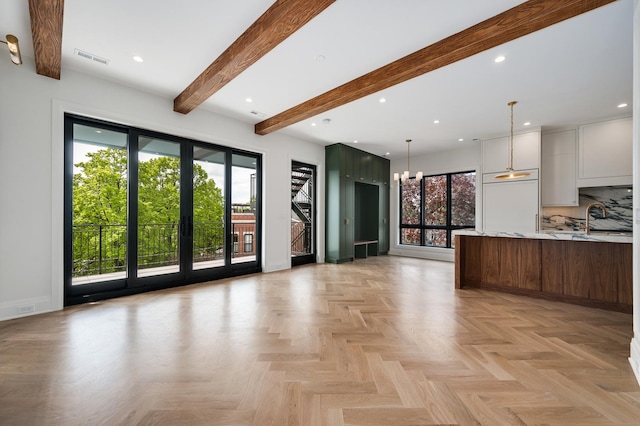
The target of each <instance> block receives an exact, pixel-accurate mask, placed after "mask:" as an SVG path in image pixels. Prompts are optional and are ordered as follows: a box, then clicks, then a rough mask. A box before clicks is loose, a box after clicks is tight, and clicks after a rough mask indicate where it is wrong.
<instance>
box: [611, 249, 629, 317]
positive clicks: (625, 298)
mask: <svg viewBox="0 0 640 426" xmlns="http://www.w3.org/2000/svg"><path fill="white" fill-rule="evenodd" d="M615 262H616V266H617V275H618V303H622V304H624V305H633V245H631V244H616V253H615Z"/></svg>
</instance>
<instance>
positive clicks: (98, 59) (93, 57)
mask: <svg viewBox="0 0 640 426" xmlns="http://www.w3.org/2000/svg"><path fill="white" fill-rule="evenodd" d="M73 53H74V54H75V55H76V56H79V57H81V58H85V59H89V60H90V61H94V62H97V63H99V64H102V65H109V62H110V61H109V60H108V59H105V58H101V57H100V56H96V55H94V54H93V53H89V52H85V51H84V50H80V49H75V50H74V51H73Z"/></svg>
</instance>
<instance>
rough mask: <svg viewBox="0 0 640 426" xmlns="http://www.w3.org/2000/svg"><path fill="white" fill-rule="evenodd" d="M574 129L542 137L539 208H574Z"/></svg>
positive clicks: (576, 187)
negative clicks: (540, 204)
mask: <svg viewBox="0 0 640 426" xmlns="http://www.w3.org/2000/svg"><path fill="white" fill-rule="evenodd" d="M576 144H577V141H576V130H575V129H571V130H564V131H561V132H554V133H547V134H543V135H542V168H541V173H540V186H541V188H540V192H541V198H542V205H543V206H577V205H578V202H579V199H578V186H577V184H576Z"/></svg>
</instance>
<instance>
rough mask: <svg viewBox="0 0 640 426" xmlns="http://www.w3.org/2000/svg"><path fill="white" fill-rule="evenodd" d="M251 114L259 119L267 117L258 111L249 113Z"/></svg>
mask: <svg viewBox="0 0 640 426" xmlns="http://www.w3.org/2000/svg"><path fill="white" fill-rule="evenodd" d="M251 114H253V115H255V116H258V117H260V118H264V117H266V116H267V114H265V113H264V112H260V111H251Z"/></svg>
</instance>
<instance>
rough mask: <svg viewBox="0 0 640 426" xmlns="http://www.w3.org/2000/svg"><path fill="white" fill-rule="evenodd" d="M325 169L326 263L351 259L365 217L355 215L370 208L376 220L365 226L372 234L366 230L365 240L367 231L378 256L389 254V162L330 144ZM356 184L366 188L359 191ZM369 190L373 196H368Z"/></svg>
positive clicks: (340, 145) (366, 211)
mask: <svg viewBox="0 0 640 426" xmlns="http://www.w3.org/2000/svg"><path fill="white" fill-rule="evenodd" d="M325 167H326V185H325V190H326V194H325V235H326V238H325V239H326V241H325V250H326V252H325V260H326V261H327V262H330V263H342V262H348V261H352V260H353V259H354V244H355V243H356V241H355V239H356V238H357V234H359V233H362V232H364V231H363V230H362V226H360V225H361V223H360V222H361V221H362V220H363V218H364V217H363V218H359V217H358V216H359V215H367V213H369V212H370V210H371V209H375V211H376V213H377V216H378V217H377V218H376V220H375V223H373V224H369V225H368V227H369V228H372V231H371V230H367V232H366V234H367V238H366V239H367V240H371V239H372V238H371V236H370V234H369V231H371V232H373V233H374V234H375V236H376V237H377V241H378V253H379V254H386V253H387V252H388V251H389V190H390V189H389V188H390V185H389V176H390V163H389V160H388V159H386V158H382V157H378V156H376V155H373V154H370V153H368V152H364V151H361V150H358V149H355V148H352V147H350V146H347V145H343V144H333V145H329V146H327V147H325ZM356 185H367V187H366V188H365V190H362V189H363V188H360V191H359V190H358V187H357V186H356ZM372 187H374V188H375V195H376V196H375V197H373V196H369V197H367V196H366V194H371V193H372V192H371V190H372ZM358 197H364V198H358ZM371 200H375V201H371ZM357 201H358V202H359V207H362V205H364V206H367V208H366V209H363V208H356V202H357ZM372 203H373V204H375V205H372ZM368 216H371V214H369V215H368ZM364 219H366V218H364ZM363 235H364V234H363Z"/></svg>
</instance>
